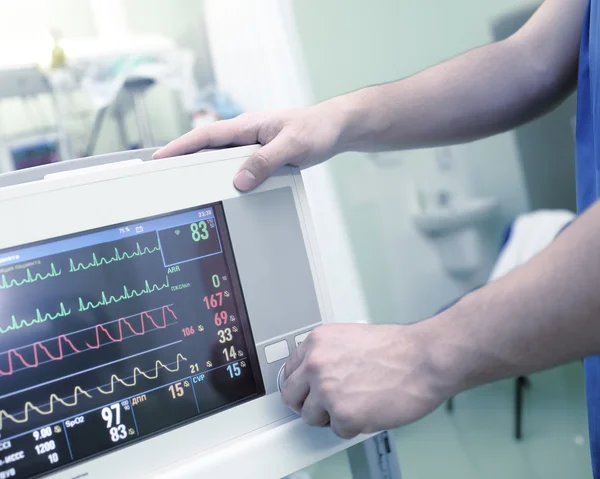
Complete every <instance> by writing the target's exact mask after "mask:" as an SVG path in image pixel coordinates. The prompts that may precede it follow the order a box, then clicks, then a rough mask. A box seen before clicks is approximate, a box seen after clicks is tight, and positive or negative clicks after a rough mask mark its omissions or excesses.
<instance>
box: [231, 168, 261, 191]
mask: <svg viewBox="0 0 600 479" xmlns="http://www.w3.org/2000/svg"><path fill="white" fill-rule="evenodd" d="M233 182H234V184H235V186H236V187H237V188H238V189H240V190H243V191H245V190H249V189H250V188H252V187H253V186H254V185H255V184H256V177H255V176H254V175H253V174H252V173H250V172H249V171H248V170H242V171H240V172H239V173H238V174H237V175H235V177H234V178H233Z"/></svg>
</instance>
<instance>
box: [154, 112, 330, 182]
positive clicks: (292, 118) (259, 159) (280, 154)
mask: <svg viewBox="0 0 600 479" xmlns="http://www.w3.org/2000/svg"><path fill="white" fill-rule="evenodd" d="M340 116H341V114H340V113H339V112H338V111H337V110H336V109H335V108H334V107H332V106H330V104H329V103H327V102H326V103H322V104H319V105H315V106H312V107H309V108H302V109H296V110H281V111H274V112H263V113H245V114H243V115H240V116H238V117H237V118H234V119H231V120H223V121H218V122H216V123H212V124H209V125H207V126H202V127H200V128H197V129H195V130H192V131H190V132H189V133H187V134H185V135H183V136H182V137H180V138H178V139H176V140H174V141H172V142H171V143H169V144H168V145H166V146H165V147H163V148H161V149H160V150H158V151H157V152H156V153H155V154H154V158H155V159H160V158H166V157H169V156H178V155H185V154H188V153H195V152H197V151H200V150H203V149H210V148H219V147H225V146H242V145H252V144H256V143H260V144H261V145H263V147H262V148H261V149H260V150H258V151H257V152H256V153H255V154H254V155H252V156H251V157H250V158H248V160H247V161H246V162H245V163H244V164H243V165H242V167H241V168H240V171H239V172H238V173H237V174H236V176H235V178H234V183H235V186H236V187H237V188H238V189H240V190H242V191H247V190H250V189H252V188H255V187H256V186H258V185H260V184H261V183H262V182H263V181H265V180H266V179H267V178H268V177H269V176H270V175H271V174H273V173H274V172H275V171H276V170H277V169H278V168H279V167H281V166H283V165H286V164H289V165H294V166H299V167H302V168H306V167H308V166H313V165H316V164H318V163H321V162H322V161H325V160H327V159H328V158H330V157H331V156H333V155H334V154H336V153H338V151H337V144H338V139H339V136H340V129H341V118H340Z"/></svg>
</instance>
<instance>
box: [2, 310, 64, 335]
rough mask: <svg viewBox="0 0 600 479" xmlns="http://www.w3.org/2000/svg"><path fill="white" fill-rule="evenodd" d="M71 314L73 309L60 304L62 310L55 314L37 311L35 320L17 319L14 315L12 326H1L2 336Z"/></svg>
mask: <svg viewBox="0 0 600 479" xmlns="http://www.w3.org/2000/svg"><path fill="white" fill-rule="evenodd" d="M70 314H71V308H67V307H66V306H65V305H64V303H60V310H59V311H58V312H57V313H55V314H52V313H46V314H42V313H41V312H40V310H39V309H36V310H35V318H34V319H17V318H16V317H15V315H14V314H13V315H12V316H11V318H10V320H11V322H10V325H9V326H7V327H2V326H0V334H6V333H8V332H9V331H15V330H17V329H21V328H28V327H30V326H33V325H34V324H40V323H45V322H46V321H54V320H55V319H58V318H64V317H66V316H69V315H70Z"/></svg>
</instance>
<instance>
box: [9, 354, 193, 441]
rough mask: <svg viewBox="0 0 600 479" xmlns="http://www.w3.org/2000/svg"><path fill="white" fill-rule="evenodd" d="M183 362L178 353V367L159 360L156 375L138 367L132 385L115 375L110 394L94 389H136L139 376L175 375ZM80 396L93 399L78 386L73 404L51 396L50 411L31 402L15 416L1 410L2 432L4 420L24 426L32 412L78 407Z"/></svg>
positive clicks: (50, 412)
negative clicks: (163, 372)
mask: <svg viewBox="0 0 600 479" xmlns="http://www.w3.org/2000/svg"><path fill="white" fill-rule="evenodd" d="M181 361H187V359H186V358H185V357H184V356H183V355H182V354H181V353H178V354H177V359H176V361H175V363H176V367H175V368H173V369H171V368H169V367H168V366H167V365H165V364H164V363H163V362H162V361H160V360H158V361H156V362H155V363H154V368H152V369H151V370H150V371H154V374H151V375H149V374H147V371H146V372H145V371H142V370H140V368H138V367H137V366H136V367H135V368H134V369H133V375H132V376H131V377H132V378H133V382H132V383H131V384H129V383H127V382H126V381H125V380H123V379H121V378H119V377H118V376H117V375H116V374H113V375H112V376H111V379H110V387H111V390H110V391H108V392H106V391H103V390H102V387H101V386H99V387H96V388H93V389H95V390H97V391H98V392H100V393H102V394H112V393H113V392H114V388H115V381H116V382H119V383H121V384H122V385H123V386H125V387H134V386H136V385H137V378H138V376H144V377H145V378H147V379H157V378H158V373H159V369H160V368H164V369H166V370H167V371H168V372H170V373H175V372H177V371H179V369H180V365H181ZM93 389H90V390H89V391H92V390H93ZM80 395H84V396H86V397H88V398H92V395H91V394H90V393H89V392H88V391H84V390H83V389H82V388H81V387H80V386H76V387H75V389H74V390H73V400H72V401H71V402H69V401H67V400H65V399H62V398H59V397H58V396H57V395H56V394H51V395H50V399H49V401H48V404H47V406H48V409H46V410H44V409H41V407H38V406H36V405H34V404H33V403H31V402H30V401H27V402H26V403H25V406H24V407H23V412H22V413H17V414H15V415H12V414H9V413H7V412H6V411H5V410H0V431H1V430H2V427H3V425H4V424H3V423H4V418H6V419H10V420H11V421H12V422H14V423H17V424H23V423H26V422H27V421H29V412H30V411H35V412H37V413H38V414H41V415H43V416H48V415H50V414H52V413H53V412H54V404H56V403H60V404H62V405H63V406H67V407H75V406H77V404H78V403H79V396H80ZM69 397H70V396H69ZM16 416H23V417H22V418H18V417H16Z"/></svg>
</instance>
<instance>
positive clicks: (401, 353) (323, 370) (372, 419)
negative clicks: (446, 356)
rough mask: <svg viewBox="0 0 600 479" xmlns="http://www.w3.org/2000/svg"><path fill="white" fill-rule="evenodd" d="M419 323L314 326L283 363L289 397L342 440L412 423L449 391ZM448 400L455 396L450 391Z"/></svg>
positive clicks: (301, 412) (307, 416)
mask: <svg viewBox="0 0 600 479" xmlns="http://www.w3.org/2000/svg"><path fill="white" fill-rule="evenodd" d="M415 332H416V328H414V327H413V326H398V325H389V326H373V325H357V324H335V325H326V326H322V327H320V328H318V329H316V330H315V331H313V332H312V333H311V334H310V335H309V336H308V338H307V339H306V340H305V341H304V342H303V343H302V344H301V345H300V346H299V347H298V349H296V350H295V351H294V353H293V354H292V356H291V357H290V359H289V361H288V362H287V364H286V368H285V373H284V375H285V381H284V382H283V386H282V397H283V400H284V402H285V403H286V404H287V405H288V406H289V407H290V408H291V409H293V410H294V411H295V412H296V413H298V414H299V415H301V416H302V418H303V419H304V420H305V421H306V423H307V424H309V425H311V426H327V425H331V428H332V429H333V431H334V432H335V433H336V434H337V435H338V436H340V437H342V438H346V439H349V438H352V437H354V436H356V435H358V434H369V433H375V432H379V431H383V430H386V429H390V428H394V427H398V426H401V425H404V424H407V423H410V422H413V421H415V420H417V419H419V418H421V417H422V416H424V415H426V414H427V413H429V412H431V411H433V410H434V409H435V408H437V407H438V406H439V405H440V404H442V402H443V401H444V400H446V399H447V396H448V395H447V394H445V393H442V392H441V389H440V388H438V387H436V386H435V381H434V378H433V377H432V374H431V369H432V368H430V367H428V365H427V359H426V358H427V356H428V348H426V347H423V344H421V340H420V339H419V334H415ZM448 397H449V396H448Z"/></svg>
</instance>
